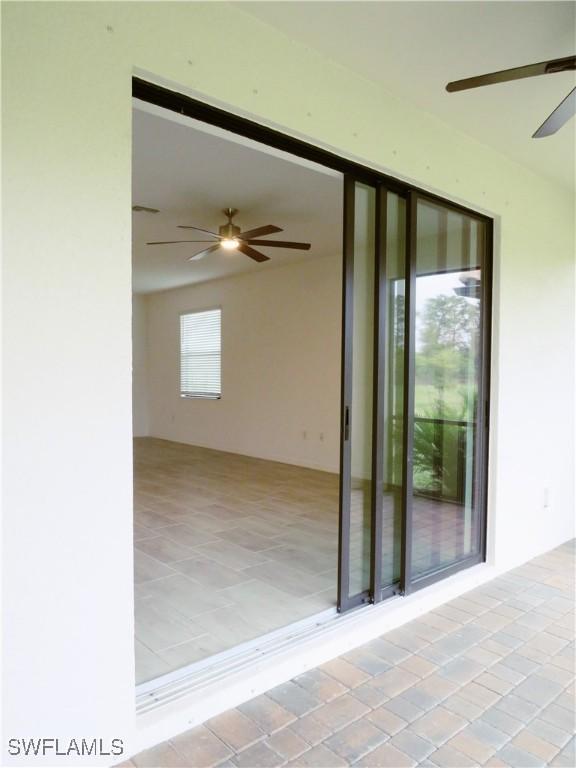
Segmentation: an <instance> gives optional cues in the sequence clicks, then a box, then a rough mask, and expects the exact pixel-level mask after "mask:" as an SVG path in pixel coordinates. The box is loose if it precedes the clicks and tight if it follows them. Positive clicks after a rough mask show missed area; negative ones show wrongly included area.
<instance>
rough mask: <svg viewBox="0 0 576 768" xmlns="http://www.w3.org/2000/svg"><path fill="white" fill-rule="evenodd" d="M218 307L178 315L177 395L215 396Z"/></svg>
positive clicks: (217, 385) (218, 390)
mask: <svg viewBox="0 0 576 768" xmlns="http://www.w3.org/2000/svg"><path fill="white" fill-rule="evenodd" d="M221 315H222V312H221V310H220V309H209V310H207V311H204V312H190V313H189V314H186V315H180V395H181V396H182V397H205V398H212V399H217V398H219V397H220V396H221V388H220V347H221Z"/></svg>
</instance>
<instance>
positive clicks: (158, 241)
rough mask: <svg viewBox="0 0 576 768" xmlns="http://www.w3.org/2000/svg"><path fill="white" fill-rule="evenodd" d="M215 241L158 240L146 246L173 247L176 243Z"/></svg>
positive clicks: (207, 241)
mask: <svg viewBox="0 0 576 768" xmlns="http://www.w3.org/2000/svg"><path fill="white" fill-rule="evenodd" d="M213 242H214V241H213V240H157V241H155V242H152V243H146V245H173V244H174V243H213Z"/></svg>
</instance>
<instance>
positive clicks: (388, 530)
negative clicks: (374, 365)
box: [380, 192, 406, 587]
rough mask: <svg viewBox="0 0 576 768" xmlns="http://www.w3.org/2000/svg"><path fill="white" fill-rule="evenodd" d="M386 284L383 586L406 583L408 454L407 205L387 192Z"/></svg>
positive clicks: (384, 303)
mask: <svg viewBox="0 0 576 768" xmlns="http://www.w3.org/2000/svg"><path fill="white" fill-rule="evenodd" d="M385 215H386V227H385V231H386V239H385V248H386V252H385V267H384V273H385V274H384V285H383V291H382V293H381V296H382V295H383V299H381V301H382V304H383V306H382V307H381V310H382V311H383V312H384V313H385V324H384V349H383V350H382V353H383V358H384V370H383V377H382V378H383V380H382V381H381V382H380V387H381V388H382V389H383V393H382V395H383V409H382V421H383V423H382V430H383V436H382V438H383V448H382V467H383V475H382V480H383V485H382V494H383V503H382V545H381V549H382V566H381V579H380V586H381V587H389V586H391V585H393V584H395V583H397V582H398V581H399V580H400V565H401V561H400V555H401V537H402V472H403V469H402V456H403V451H404V335H405V331H404V311H405V297H406V285H405V272H406V201H405V200H404V198H402V197H399V196H398V195H396V194H394V193H392V192H387V193H386V211H385Z"/></svg>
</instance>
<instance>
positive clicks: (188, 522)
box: [134, 438, 471, 682]
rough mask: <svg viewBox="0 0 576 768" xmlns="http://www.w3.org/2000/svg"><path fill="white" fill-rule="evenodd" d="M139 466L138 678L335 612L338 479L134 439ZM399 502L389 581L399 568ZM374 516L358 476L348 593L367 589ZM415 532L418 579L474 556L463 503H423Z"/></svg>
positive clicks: (389, 508) (386, 570) (390, 531)
mask: <svg viewBox="0 0 576 768" xmlns="http://www.w3.org/2000/svg"><path fill="white" fill-rule="evenodd" d="M134 459H135V460H134V467H135V472H134V475H135V477H134V488H135V510H134V521H135V532H134V541H135V581H136V668H137V669H136V672H137V680H138V682H143V681H146V680H150V679H153V678H156V677H158V676H160V675H162V674H165V673H167V672H170V671H172V670H175V669H179V668H181V667H183V666H185V665H187V664H190V663H192V662H195V661H198V660H200V659H203V658H206V657H208V656H211V655H213V654H216V653H219V652H221V651H224V650H227V649H229V648H231V647H233V646H236V645H239V644H240V643H243V642H246V641H248V640H251V639H253V638H255V637H258V636H260V635H262V634H266V633H267V632H271V631H272V630H276V629H279V628H280V627H283V626H286V625H288V624H291V623H293V622H295V621H298V620H300V619H304V618H308V617H310V616H313V615H315V614H318V613H320V612H322V611H325V610H327V609H334V607H335V605H336V583H337V560H338V554H337V547H338V476H337V475H334V474H330V473H328V472H318V471H315V470H311V469H305V468H303V467H295V466H291V465H288V464H280V463H277V462H272V461H265V460H261V459H253V458H250V457H247V456H239V455H236V454H230V453H223V452H220V451H212V450H207V449H204V448H198V447H195V446H189V445H183V444H181V443H173V442H169V441H166V440H158V439H155V438H137V439H136V440H135V442H134ZM394 499H395V497H394V496H393V495H392V494H388V495H387V496H386V497H385V503H384V526H383V528H384V541H383V577H384V579H385V582H384V583H385V584H391V583H392V582H393V580H394V579H393V574H394V573H395V572H397V568H398V565H399V554H400V548H399V546H398V545H397V539H396V537H395V532H399V530H400V526H399V519H398V516H397V511H395V503H394ZM396 499H398V495H396ZM397 507H398V505H397V504H396V510H397ZM369 515H370V489H369V487H368V486H367V484H366V483H362V482H361V481H355V482H354V483H353V491H352V500H351V533H350V537H351V538H350V571H351V573H350V582H351V589H350V593H351V594H355V593H357V592H361V591H362V590H363V589H366V588H367V587H368V585H369V572H368V566H369V557H370V555H369V552H370V517H369ZM414 525H415V536H414V540H415V544H414V550H413V557H412V560H413V564H414V567H415V568H416V570H417V572H418V573H423V572H425V571H430V570H434V569H435V568H438V567H440V566H442V565H444V564H446V563H450V562H453V561H455V560H457V559H459V558H462V557H463V556H464V555H465V554H466V550H465V543H464V542H465V537H466V531H468V534H470V531H471V528H470V526H469V525H466V523H465V515H464V514H463V510H462V508H461V507H460V506H458V505H456V504H450V503H443V502H440V501H434V500H430V499H424V498H415V500H414Z"/></svg>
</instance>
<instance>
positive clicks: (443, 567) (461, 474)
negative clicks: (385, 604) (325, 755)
mask: <svg viewBox="0 0 576 768" xmlns="http://www.w3.org/2000/svg"><path fill="white" fill-rule="evenodd" d="M344 208H345V210H344V219H345V225H344V291H343V375H342V445H341V507H340V521H341V528H340V568H339V572H340V583H339V609H340V610H341V611H344V610H348V609H349V608H353V607H355V606H358V605H361V604H363V603H366V602H378V601H379V600H382V599H384V598H386V597H388V596H390V595H391V594H394V593H407V592H410V591H411V590H413V589H418V588H419V587H421V586H424V585H425V584H427V583H430V582H431V581H435V580H437V579H439V578H443V577H444V576H446V575H449V574H450V573H452V572H454V571H455V570H458V569H460V568H463V567H467V566H469V565H471V564H473V563H475V562H480V561H481V560H482V559H483V557H484V552H483V549H484V533H485V492H484V491H485V485H486V482H485V481H486V446H487V427H486V425H487V382H488V375H487V372H488V342H489V317H490V311H489V310H490V306H489V301H490V269H489V267H490V258H489V244H490V223H489V222H488V221H487V220H486V219H485V218H483V217H482V216H478V215H475V214H474V213H472V212H468V211H466V210H464V209H461V208H459V207H457V206H452V205H451V204H449V203H446V202H444V201H440V200H438V199H437V198H428V197H427V196H425V195H423V194H419V193H418V194H417V193H415V192H412V191H408V192H400V191H396V190H391V189H389V188H387V187H385V186H383V185H374V186H371V185H366V184H364V183H361V182H359V181H356V180H355V179H354V178H352V177H350V176H348V177H346V179H345V206H344Z"/></svg>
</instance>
